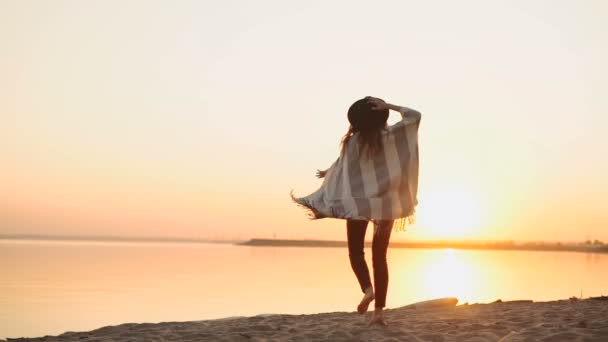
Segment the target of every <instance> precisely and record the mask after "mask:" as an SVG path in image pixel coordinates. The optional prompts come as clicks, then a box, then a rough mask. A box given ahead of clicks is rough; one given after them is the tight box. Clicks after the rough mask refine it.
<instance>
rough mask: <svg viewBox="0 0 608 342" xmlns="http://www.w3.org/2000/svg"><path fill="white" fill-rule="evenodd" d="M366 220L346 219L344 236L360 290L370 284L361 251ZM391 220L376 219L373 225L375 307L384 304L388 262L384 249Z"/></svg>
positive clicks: (390, 227)
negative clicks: (375, 223)
mask: <svg viewBox="0 0 608 342" xmlns="http://www.w3.org/2000/svg"><path fill="white" fill-rule="evenodd" d="M367 223H368V221H364V220H346V236H347V238H348V257H349V258H350V265H351V266H352V268H353V271H354V272H355V275H356V276H357V280H358V281H359V285H361V291H363V293H365V289H366V288H368V287H370V286H371V285H372V283H371V280H370V276H369V269H368V268H367V263H366V262H365V252H364V251H363V246H364V240H365V231H366V230H367ZM392 226H393V221H392V220H390V221H378V225H377V226H376V225H374V237H373V240H372V265H373V268H374V291H375V296H376V298H375V301H376V303H375V304H374V306H375V307H376V308H383V307H384V306H385V305H386V291H387V290H388V264H387V260H386V251H387V249H388V242H389V240H390V238H391V231H392Z"/></svg>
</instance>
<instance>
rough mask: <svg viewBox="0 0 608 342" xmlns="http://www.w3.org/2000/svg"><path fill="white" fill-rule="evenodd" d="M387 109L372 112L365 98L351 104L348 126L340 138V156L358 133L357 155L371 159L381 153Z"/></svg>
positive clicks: (370, 105)
mask: <svg viewBox="0 0 608 342" xmlns="http://www.w3.org/2000/svg"><path fill="white" fill-rule="evenodd" d="M387 119H388V109H385V110H374V109H372V104H371V103H370V102H369V101H367V98H364V99H361V100H358V101H356V102H355V103H353V104H352V105H351V106H350V108H349V109H348V121H349V122H350V126H349V127H348V131H346V134H344V136H343V137H342V141H341V142H340V145H341V152H340V153H341V155H344V153H345V152H346V146H347V144H348V142H349V141H350V139H351V138H352V137H353V136H354V135H355V134H357V133H359V137H358V142H359V155H360V156H366V157H368V158H369V157H371V156H372V155H374V154H375V153H378V152H379V151H382V149H383V145H382V131H383V130H384V129H386V120H387Z"/></svg>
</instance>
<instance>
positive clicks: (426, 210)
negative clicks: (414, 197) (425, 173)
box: [416, 185, 483, 239]
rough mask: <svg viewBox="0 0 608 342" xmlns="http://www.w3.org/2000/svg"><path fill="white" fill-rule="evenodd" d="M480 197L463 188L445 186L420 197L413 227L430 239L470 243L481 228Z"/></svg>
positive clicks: (481, 211)
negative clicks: (457, 240) (468, 240)
mask: <svg viewBox="0 0 608 342" xmlns="http://www.w3.org/2000/svg"><path fill="white" fill-rule="evenodd" d="M481 207H482V203H481V201H480V196H479V195H478V194H477V193H476V192H474V191H473V190H472V189H467V188H466V187H464V186H457V185H453V186H447V187H442V188H439V189H434V190H431V191H426V192H424V193H421V194H420V196H419V203H418V208H417V213H416V223H417V225H418V226H419V227H420V229H421V230H423V231H426V233H425V234H424V235H426V236H428V237H429V238H431V239H471V238H475V236H476V234H478V233H479V230H480V229H481V224H482V216H483V210H482V208H481Z"/></svg>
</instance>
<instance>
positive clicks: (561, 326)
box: [8, 297, 608, 341]
mask: <svg viewBox="0 0 608 342" xmlns="http://www.w3.org/2000/svg"><path fill="white" fill-rule="evenodd" d="M604 299H605V297H604ZM370 315H371V312H367V313H366V314H363V315H360V314H358V313H357V312H355V311H353V312H329V313H319V314H310V315H282V314H265V315H257V316H252V317H230V318H224V319H214V320H202V321H190V322H162V323H154V324H152V323H125V324H121V325H116V326H107V327H103V328H99V329H96V330H92V331H88V332H66V333H63V334H61V335H59V336H45V337H38V338H19V339H8V341H608V301H606V300H593V299H585V300H559V301H552V302H532V301H512V302H500V301H497V302H494V303H490V304H467V303H465V304H462V305H455V306H454V305H442V306H439V307H425V306H422V307H421V306H420V305H418V306H416V305H408V306H404V307H399V308H393V309H387V310H386V320H387V322H388V324H389V325H388V326H386V327H382V326H372V327H368V326H367V324H366V322H367V320H368V319H369V318H370Z"/></svg>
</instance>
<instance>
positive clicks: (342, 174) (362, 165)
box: [292, 107, 421, 229]
mask: <svg viewBox="0 0 608 342" xmlns="http://www.w3.org/2000/svg"><path fill="white" fill-rule="evenodd" d="M399 109H400V110H399V112H400V113H401V116H402V119H401V121H399V122H397V123H396V124H394V125H391V126H388V128H387V129H386V130H384V131H383V133H382V143H383V149H382V151H380V152H378V153H375V154H374V155H372V156H370V157H369V158H368V157H367V156H360V155H359V152H360V151H359V144H358V141H357V139H358V138H359V136H358V133H355V134H354V135H353V136H352V138H351V139H350V140H349V141H348V142H347V144H346V146H345V152H344V153H343V154H341V155H340V157H339V158H338V159H337V160H336V161H335V162H334V163H333V164H332V165H331V167H330V168H329V169H328V170H327V173H326V174H325V179H324V180H323V184H322V185H321V187H320V188H319V189H318V190H317V191H315V192H313V193H312V194H310V195H308V196H305V197H295V196H294V195H293V194H292V199H293V200H294V201H295V202H296V203H297V204H299V205H301V206H303V207H304V208H306V209H307V210H310V214H311V218H313V219H319V218H324V217H333V218H341V219H358V220H369V221H373V222H375V221H378V220H396V219H401V220H397V221H396V224H395V228H396V229H398V228H401V229H404V228H405V221H404V220H403V219H406V218H407V219H408V221H409V222H412V220H413V216H414V213H415V208H416V205H417V204H418V199H417V193H418V127H419V125H420V120H421V114H420V112H418V111H416V110H414V109H411V108H407V107H399Z"/></svg>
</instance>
